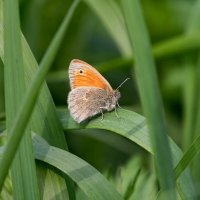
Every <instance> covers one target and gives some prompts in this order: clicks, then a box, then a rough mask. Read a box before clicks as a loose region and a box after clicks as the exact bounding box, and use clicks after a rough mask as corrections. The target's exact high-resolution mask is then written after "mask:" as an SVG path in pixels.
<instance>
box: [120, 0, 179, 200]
mask: <svg viewBox="0 0 200 200" xmlns="http://www.w3.org/2000/svg"><path fill="white" fill-rule="evenodd" d="M122 5H123V11H124V14H125V19H126V22H127V27H128V31H129V35H130V39H131V43H132V46H133V51H134V58H135V70H136V74H137V81H138V86H139V90H140V96H141V100H142V105H143V109H144V113H145V115H146V117H147V123H148V126H149V131H150V138H151V142H152V145H153V151H154V155H155V165H156V169H157V177H158V180H159V183H160V187H161V190H162V191H163V199H176V192H175V178H174V173H173V168H172V158H171V153H170V152H171V151H170V148H169V143H168V139H167V128H166V125H165V120H164V114H163V108H162V102H161V96H160V92H159V87H158V80H157V75H156V70H155V64H154V61H153V57H152V49H151V45H150V39H149V36H148V33H147V30H146V26H145V23H144V19H143V15H142V12H141V8H140V3H139V1H138V0H124V1H122Z"/></svg>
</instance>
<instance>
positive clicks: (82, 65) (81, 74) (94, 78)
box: [69, 59, 113, 92]
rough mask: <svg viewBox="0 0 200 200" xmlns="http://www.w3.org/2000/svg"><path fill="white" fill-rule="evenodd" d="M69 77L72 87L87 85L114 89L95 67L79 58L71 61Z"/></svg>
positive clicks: (108, 89)
mask: <svg viewBox="0 0 200 200" xmlns="http://www.w3.org/2000/svg"><path fill="white" fill-rule="evenodd" d="M69 79H70V86H71V89H75V88H78V87H83V86H86V87H97V88H101V89H104V90H106V91H108V92H111V91H113V89H112V87H111V86H110V84H109V83H108V81H107V80H106V79H105V78H104V77H103V76H102V75H101V74H100V73H99V72H98V71H97V70H96V69H95V68H94V67H92V66H91V65H89V64H88V63H86V62H84V61H81V60H78V59H74V60H72V61H71V63H70V66H69Z"/></svg>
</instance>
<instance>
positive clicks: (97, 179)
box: [33, 134, 123, 200]
mask: <svg viewBox="0 0 200 200" xmlns="http://www.w3.org/2000/svg"><path fill="white" fill-rule="evenodd" d="M33 146H34V152H35V157H36V159H39V160H41V161H43V162H46V163H48V164H50V165H52V166H54V167H56V168H58V169H59V170H61V171H62V172H64V173H66V174H67V175H68V176H69V177H70V178H71V179H72V180H73V181H74V182H75V183H76V184H77V185H78V186H79V188H80V189H81V190H82V191H83V192H84V193H85V194H86V196H87V197H88V199H91V200H94V199H96V200H104V199H109V200H112V199H113V200H118V199H119V200H122V199H123V198H122V197H121V195H120V194H119V193H118V192H117V191H116V189H115V188H114V187H113V185H112V184H111V183H109V182H108V181H107V180H106V178H105V177H104V176H103V175H101V173H99V172H98V171H97V170H96V169H95V168H94V167H92V166H91V165H89V164H88V163H87V162H85V161H84V160H82V159H80V158H78V157H77V156H75V155H73V154H71V153H69V152H67V151H64V150H62V149H59V148H56V147H53V146H50V145H49V144H48V143H47V142H46V141H45V140H44V139H43V138H42V137H39V136H38V135H36V134H34V135H33Z"/></svg>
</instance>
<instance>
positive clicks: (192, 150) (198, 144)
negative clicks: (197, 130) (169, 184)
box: [175, 136, 200, 178]
mask: <svg viewBox="0 0 200 200" xmlns="http://www.w3.org/2000/svg"><path fill="white" fill-rule="evenodd" d="M199 151H200V136H198V137H197V138H196V139H195V140H194V141H193V143H192V145H191V146H190V147H189V149H188V150H187V151H186V152H185V153H184V155H183V157H182V158H181V160H180V161H179V163H178V164H177V166H176V167H175V174H176V178H178V177H179V176H180V175H181V174H182V173H183V172H184V170H185V169H186V168H187V167H188V165H189V164H190V163H191V161H192V160H193V158H194V157H195V156H196V155H197V154H198V153H199Z"/></svg>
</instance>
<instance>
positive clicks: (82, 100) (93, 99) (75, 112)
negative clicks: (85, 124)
mask: <svg viewBox="0 0 200 200" xmlns="http://www.w3.org/2000/svg"><path fill="white" fill-rule="evenodd" d="M108 98H109V96H108V94H107V92H106V90H103V89H100V88H94V87H78V88H76V89H73V90H72V91H70V93H69V95H68V108H69V111H70V114H71V116H72V117H73V118H74V120H75V121H77V122H78V123H80V122H82V121H84V120H86V119H87V118H89V117H92V116H94V115H96V114H98V113H100V112H101V111H102V107H105V106H106V101H107V99H108Z"/></svg>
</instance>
